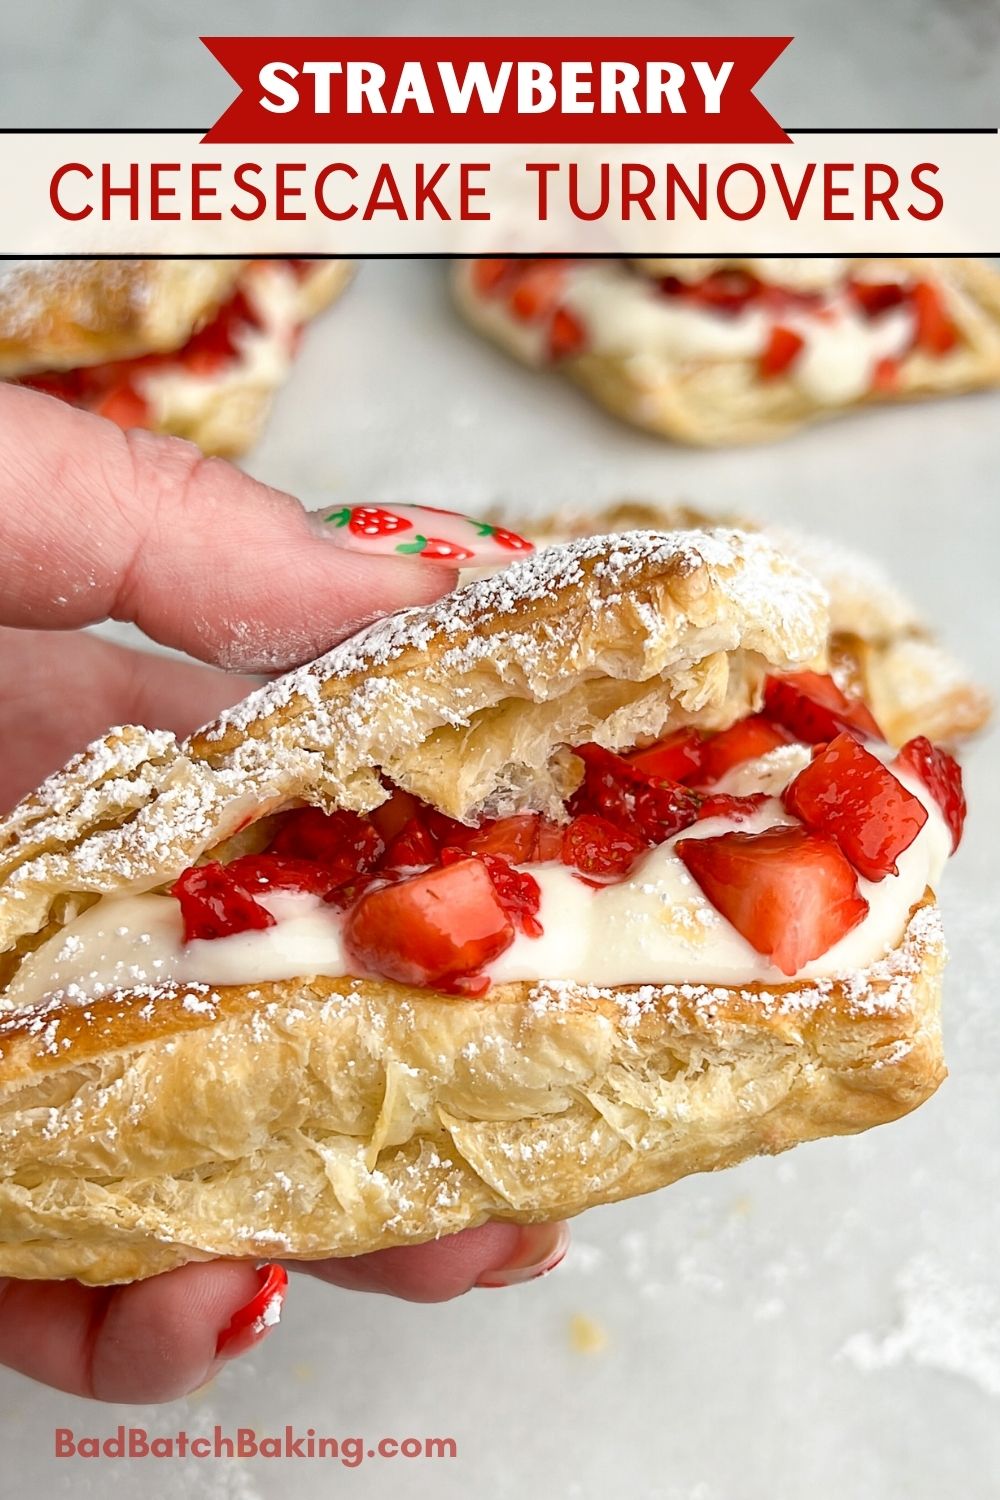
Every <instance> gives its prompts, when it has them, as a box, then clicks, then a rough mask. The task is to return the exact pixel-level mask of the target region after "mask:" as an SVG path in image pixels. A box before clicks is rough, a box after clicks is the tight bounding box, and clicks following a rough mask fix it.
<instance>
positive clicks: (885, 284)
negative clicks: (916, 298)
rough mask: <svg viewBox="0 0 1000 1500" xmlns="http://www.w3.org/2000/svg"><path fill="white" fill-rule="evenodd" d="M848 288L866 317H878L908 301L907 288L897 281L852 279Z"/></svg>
mask: <svg viewBox="0 0 1000 1500" xmlns="http://www.w3.org/2000/svg"><path fill="white" fill-rule="evenodd" d="M848 290H849V292H850V294H851V297H852V298H853V300H854V302H855V303H856V304H857V306H858V308H859V310H860V311H861V312H862V313H863V314H864V315H865V317H866V318H877V317H878V316H879V315H880V314H881V313H884V312H888V311H889V310H890V308H893V307H900V306H901V305H902V304H903V303H904V302H905V301H906V288H905V287H902V286H900V284H899V282H897V281H852V282H851V283H850V284H849V286H848Z"/></svg>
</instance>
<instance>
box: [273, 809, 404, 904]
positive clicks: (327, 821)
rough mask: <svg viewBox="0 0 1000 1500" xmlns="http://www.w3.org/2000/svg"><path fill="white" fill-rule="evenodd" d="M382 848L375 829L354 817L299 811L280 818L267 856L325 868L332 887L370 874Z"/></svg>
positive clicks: (313, 810) (353, 814)
mask: <svg viewBox="0 0 1000 1500" xmlns="http://www.w3.org/2000/svg"><path fill="white" fill-rule="evenodd" d="M383 847H384V846H383V843H382V839H381V838H380V837H379V834H378V832H377V831H376V829H375V828H374V827H373V826H372V824H371V823H369V822H368V820H367V819H366V818H362V817H359V816H358V814H357V813H354V812H347V811H346V810H343V809H340V810H338V811H337V812H332V813H325V812H323V811H322V810H321V809H320V808H318V807H300V808H297V809H296V810H295V811H294V812H289V813H286V814H285V815H284V817H283V818H282V821H281V826H280V828H279V829H278V832H277V834H276V835H275V837H274V838H273V839H272V841H271V844H270V848H269V850H268V852H269V853H271V854H290V855H292V856H293V857H294V858H295V859H311V860H314V861H315V862H316V863H317V864H321V865H325V867H326V869H327V870H328V871H329V872H330V877H331V879H330V885H331V887H333V886H336V885H346V884H347V882H348V881H349V880H352V879H353V878H354V877H355V876H357V875H361V874H363V873H364V872H365V871H366V870H370V869H371V868H372V866H373V865H374V864H375V862H376V860H377V859H378V857H379V855H380V854H381V853H382V849H383Z"/></svg>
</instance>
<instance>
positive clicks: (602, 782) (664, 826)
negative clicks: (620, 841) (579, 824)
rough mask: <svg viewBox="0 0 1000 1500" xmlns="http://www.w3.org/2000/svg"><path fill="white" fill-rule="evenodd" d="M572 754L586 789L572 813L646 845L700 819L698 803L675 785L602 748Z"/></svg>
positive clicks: (573, 801)
mask: <svg viewBox="0 0 1000 1500" xmlns="http://www.w3.org/2000/svg"><path fill="white" fill-rule="evenodd" d="M574 754H576V755H578V756H579V757H580V759H581V760H582V761H583V763H584V765H585V766H586V774H585V777H584V783H583V786H582V787H580V788H579V789H578V790H577V791H576V792H575V793H574V794H573V797H572V799H571V801H570V811H571V812H572V813H573V814H574V815H575V814H577V813H584V812H594V813H598V814H600V816H601V817H602V818H607V819H608V821H609V822H611V823H614V824H615V825H616V826H617V827H618V828H619V829H625V830H626V831H628V832H629V833H632V834H634V835H635V836H637V837H638V838H641V839H643V840H644V841H645V842H646V843H647V844H661V843H662V842H663V841H664V839H668V838H670V837H671V835H672V834H675V833H680V831H681V829H683V828H687V827H688V826H689V825H690V824H691V823H693V822H694V820H695V818H696V817H697V816H698V802H699V798H698V796H697V794H696V793H695V792H692V791H689V790H688V788H687V787H684V786H681V785H680V783H679V782H675V781H659V780H657V779H655V778H654V777H652V776H647V775H646V774H645V772H643V771H640V770H639V769H638V768H637V767H635V766H633V765H630V764H629V762H628V761H627V760H626V759H625V758H624V756H621V755H616V754H615V753H614V751H613V750H605V749H604V748H603V747H602V746H600V745H579V746H577V747H576V749H575V751H574Z"/></svg>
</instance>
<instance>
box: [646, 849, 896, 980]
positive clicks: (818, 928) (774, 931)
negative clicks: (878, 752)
mask: <svg viewBox="0 0 1000 1500" xmlns="http://www.w3.org/2000/svg"><path fill="white" fill-rule="evenodd" d="M674 847H675V848H676V850H677V853H678V855H679V856H680V858H681V859H682V860H683V862H684V864H685V865H686V866H687V869H688V871H689V872H690V874H691V875H692V877H693V878H694V879H695V880H696V881H697V883H698V885H699V886H700V887H701V889H702V890H703V891H704V893H705V895H706V896H707V897H708V899H709V901H710V902H711V903H712V905H713V906H714V907H715V908H716V910H718V911H720V912H721V913H722V915H723V916H724V917H725V918H726V920H727V921H729V922H731V923H732V925H733V926H734V927H735V928H736V930H737V932H739V933H741V934H742V936H743V937H745V938H746V940H747V942H748V943H750V945H751V946H752V947H754V948H756V950H757V952H758V953H761V954H763V955H764V957H765V958H769V959H770V960H771V962H772V963H773V964H774V965H775V967H776V968H778V969H780V970H781V972H782V973H783V974H787V975H789V976H791V975H794V974H797V973H798V972H799V970H800V969H801V968H802V967H803V966H804V965H805V964H807V963H809V962H810V961H811V960H812V959H814V958H819V956H820V955H821V954H823V953H826V952H827V950H828V949H830V948H832V947H833V945H834V943H837V942H839V941H840V939H841V938H842V937H844V935H845V934H846V933H848V932H850V931H851V929H852V928H853V927H856V926H857V925H858V923H859V922H860V921H862V920H863V918H864V917H865V915H866V914H867V912H868V902H867V901H866V900H865V899H864V897H863V896H862V895H861V894H860V893H859V891H858V881H857V876H856V875H855V873H854V871H853V869H852V868H851V866H850V864H849V863H848V861H847V860H846V859H845V858H844V856H843V854H842V853H841V852H840V850H839V849H838V848H837V846H836V844H834V843H833V842H832V841H831V840H830V839H826V838H822V837H821V836H820V835H818V834H815V833H810V832H809V831H808V829H805V828H799V827H792V826H790V827H778V828H768V829H766V830H765V831H764V832H763V833H723V834H720V835H719V836H718V837H717V838H707V839H680V840H679V841H678V843H677V844H676V845H675V846H674Z"/></svg>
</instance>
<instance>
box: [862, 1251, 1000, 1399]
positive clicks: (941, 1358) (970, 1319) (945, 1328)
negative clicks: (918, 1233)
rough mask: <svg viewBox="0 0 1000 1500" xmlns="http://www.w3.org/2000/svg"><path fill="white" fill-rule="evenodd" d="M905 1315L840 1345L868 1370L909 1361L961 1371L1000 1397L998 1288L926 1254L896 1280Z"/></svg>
mask: <svg viewBox="0 0 1000 1500" xmlns="http://www.w3.org/2000/svg"><path fill="white" fill-rule="evenodd" d="M896 1291H897V1295H898V1298H899V1305H900V1315H899V1319H898V1321H897V1322H896V1324H895V1326H894V1327H892V1328H891V1329H890V1330H889V1331H888V1332H887V1333H884V1334H875V1333H873V1332H871V1331H870V1330H868V1329H864V1330H862V1331H861V1332H859V1333H855V1334H853V1335H852V1336H851V1337H850V1338H849V1339H848V1340H847V1342H846V1343H845V1344H844V1346H843V1347H842V1349H841V1350H840V1356H839V1357H840V1358H841V1359H847V1360H849V1361H850V1362H851V1363H852V1364H854V1365H856V1366H857V1368H858V1369H859V1370H863V1371H865V1373H866V1374H874V1373H877V1372H879V1371H882V1370H890V1369H894V1368H896V1367H897V1366H898V1365H901V1364H902V1363H903V1362H904V1361H907V1360H909V1361H911V1362H912V1363H913V1364H916V1365H921V1366H923V1367H924V1368H926V1369H931V1370H941V1371H944V1372H945V1373H946V1374H948V1375H958V1376H960V1377H961V1378H962V1379H964V1380H969V1381H971V1382H972V1383H973V1385H977V1386H978V1387H979V1389H980V1390H981V1391H984V1392H985V1393H986V1395H988V1396H993V1397H996V1398H1000V1301H998V1299H997V1295H996V1293H995V1291H993V1290H991V1289H990V1288H987V1287H981V1286H974V1285H969V1284H968V1283H966V1282H961V1283H960V1282H957V1281H955V1280H954V1279H952V1278H951V1277H950V1275H949V1273H948V1272H946V1271H945V1270H944V1269H943V1268H942V1267H940V1266H938V1265H935V1264H934V1262H933V1261H931V1260H929V1259H927V1258H926V1257H918V1258H916V1259H914V1260H912V1261H910V1262H909V1264H908V1265H906V1266H905V1267H904V1268H903V1270H902V1271H901V1272H900V1274H899V1276H898V1278H897V1281H896Z"/></svg>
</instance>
